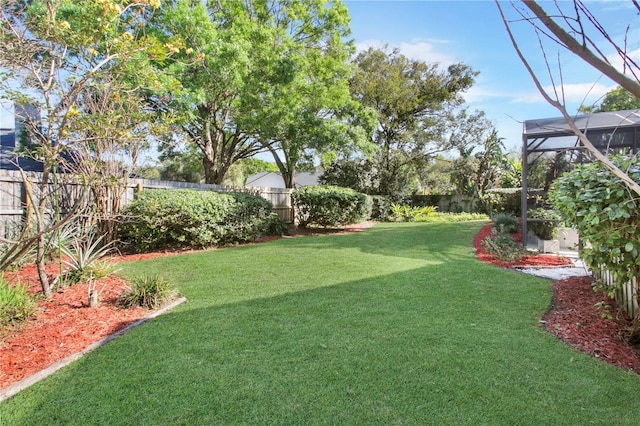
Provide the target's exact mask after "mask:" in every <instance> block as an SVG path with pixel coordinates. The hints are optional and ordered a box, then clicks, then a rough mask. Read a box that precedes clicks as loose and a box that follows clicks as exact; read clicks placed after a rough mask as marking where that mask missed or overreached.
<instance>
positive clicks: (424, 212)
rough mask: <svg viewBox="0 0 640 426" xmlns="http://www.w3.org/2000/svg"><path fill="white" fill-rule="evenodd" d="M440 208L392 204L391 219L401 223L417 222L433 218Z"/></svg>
mask: <svg viewBox="0 0 640 426" xmlns="http://www.w3.org/2000/svg"><path fill="white" fill-rule="evenodd" d="M437 209H438V206H424V207H411V206H409V205H407V204H392V205H391V216H390V217H391V219H392V220H395V221H400V222H416V221H423V219H426V218H429V217H431V216H433V215H434V214H435V212H436V210H437Z"/></svg>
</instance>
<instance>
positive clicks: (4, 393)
mask: <svg viewBox="0 0 640 426" xmlns="http://www.w3.org/2000/svg"><path fill="white" fill-rule="evenodd" d="M186 300H187V298H186V297H181V298H179V299H176V300H174V301H173V302H171V303H170V304H168V305H166V306H164V307H162V308H160V309H157V310H155V311H153V312H151V313H149V315H147V316H145V317H144V318H141V319H139V320H137V321H134V322H132V323H131V324H129V325H127V326H126V327H125V328H123V329H121V330H118V331H116V332H115V333H113V334H110V335H109V336H107V337H105V338H103V339H101V340H98V341H97V342H95V343H92V344H91V345H89V346H87V347H86V348H85V349H83V350H82V351H80V352H76V353H74V354H71V355H69V356H67V357H66V358H63V359H61V360H60V361H57V362H55V363H53V364H51V365H50V366H48V367H46V368H44V369H42V370H40V371H38V372H37V373H35V374H32V375H31V376H28V377H25V378H24V379H22V380H20V381H18V382H16V383H14V384H13V385H11V386H9V387H8V388H5V389H2V390H1V391H0V402H3V401H5V400H6V399H8V398H10V397H12V396H13V395H15V394H17V393H18V392H20V391H22V390H24V389H26V388H28V387H29V386H31V385H33V384H35V383H38V382H39V381H40V380H42V379H44V378H46V377H49V376H50V375H52V374H53V373H55V372H56V371H58V370H60V369H61V368H63V367H66V366H67V365H69V364H71V363H72V362H74V361H76V360H78V359H80V358H81V357H83V356H84V355H86V354H88V353H89V352H91V351H94V350H95V349H97V348H99V347H101V346H104V345H106V344H107V343H109V342H110V341H112V340H114V339H116V338H118V337H120V336H122V335H123V334H124V333H126V332H127V331H129V330H131V329H133V328H135V327H138V326H140V325H142V324H144V323H145V322H147V321H149V320H150V319H153V318H156V317H157V316H159V315H162V314H164V313H165V312H168V311H170V310H171V309H173V308H175V307H176V306H178V305H180V304H182V303H183V302H186Z"/></svg>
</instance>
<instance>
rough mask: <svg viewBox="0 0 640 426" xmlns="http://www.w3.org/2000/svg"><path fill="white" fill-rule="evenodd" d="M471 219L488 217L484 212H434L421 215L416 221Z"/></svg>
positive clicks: (463, 220) (485, 218)
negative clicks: (428, 214)
mask: <svg viewBox="0 0 640 426" xmlns="http://www.w3.org/2000/svg"><path fill="white" fill-rule="evenodd" d="M471 220H482V221H487V220H489V217H488V216H487V215H486V214H484V213H443V212H434V213H433V214H432V215H430V216H428V217H425V216H422V217H420V218H419V219H417V220H416V222H449V223H451V222H467V221H471Z"/></svg>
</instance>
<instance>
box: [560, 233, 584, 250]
mask: <svg viewBox="0 0 640 426" xmlns="http://www.w3.org/2000/svg"><path fill="white" fill-rule="evenodd" d="M557 231H558V241H560V248H561V249H569V250H577V248H578V243H579V242H580V238H579V236H578V231H576V230H575V229H573V228H558V230H557Z"/></svg>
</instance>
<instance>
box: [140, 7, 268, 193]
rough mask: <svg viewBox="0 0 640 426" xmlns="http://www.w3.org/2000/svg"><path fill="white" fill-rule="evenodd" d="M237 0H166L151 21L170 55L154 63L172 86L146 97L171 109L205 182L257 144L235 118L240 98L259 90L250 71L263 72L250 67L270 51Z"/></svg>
mask: <svg viewBox="0 0 640 426" xmlns="http://www.w3.org/2000/svg"><path fill="white" fill-rule="evenodd" d="M243 3H244V2H242V1H240V0H220V1H210V2H203V1H200V0H169V1H166V2H164V3H163V5H162V7H161V9H160V11H159V13H158V14H157V17H156V18H155V19H154V21H153V22H154V25H155V28H156V32H157V34H158V37H162V38H164V44H165V45H166V46H169V48H170V49H172V50H173V52H174V54H173V55H172V58H171V59H170V60H163V61H159V63H158V65H160V66H161V67H162V68H163V69H164V74H165V75H167V76H170V77H171V78H175V79H176V80H177V81H178V82H179V87H171V88H170V90H169V91H168V92H167V93H165V94H164V95H163V96H152V101H153V104H154V105H155V107H156V108H157V109H159V110H164V111H172V112H173V113H174V114H175V116H176V118H177V121H176V122H175V123H176V124H177V126H178V130H180V131H181V134H182V135H183V136H184V137H185V138H186V141H187V142H188V143H191V144H193V145H195V146H196V147H197V148H198V149H199V151H200V153H201V156H202V157H201V158H202V164H203V168H204V177H205V182H206V183H213V184H220V183H222V181H223V180H224V177H225V175H226V174H227V172H228V171H229V168H230V167H231V165H232V164H233V163H234V162H235V161H238V160H240V159H242V158H248V157H251V156H252V155H254V154H256V153H257V152H259V151H260V149H261V147H260V145H259V144H258V142H257V141H256V139H255V138H254V137H253V135H252V134H251V133H250V132H248V131H247V129H245V128H243V127H242V126H241V125H240V123H239V117H240V116H241V115H242V114H243V113H244V111H241V105H240V103H241V99H242V98H243V97H244V96H247V94H248V93H253V92H254V91H259V87H256V86H254V85H253V84H254V83H255V82H256V79H255V75H256V74H261V73H263V72H265V70H262V69H257V67H256V64H257V58H258V57H259V56H260V55H262V54H263V53H264V52H265V51H268V49H269V48H268V44H265V43H266V41H267V39H268V37H267V35H265V34H263V33H262V30H261V28H260V27H259V25H258V23H257V22H256V21H255V20H254V19H253V18H252V16H250V15H249V14H247V13H246V12H245V10H244V4H243ZM264 83H266V82H264ZM170 142H175V140H173V139H171V140H170Z"/></svg>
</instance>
